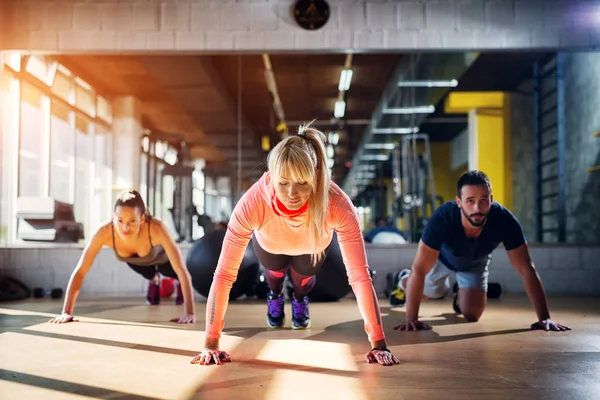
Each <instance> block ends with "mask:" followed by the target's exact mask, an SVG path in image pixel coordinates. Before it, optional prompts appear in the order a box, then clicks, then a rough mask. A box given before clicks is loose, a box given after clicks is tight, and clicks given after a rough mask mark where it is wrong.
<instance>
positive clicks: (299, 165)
mask: <svg viewBox="0 0 600 400" xmlns="http://www.w3.org/2000/svg"><path fill="white" fill-rule="evenodd" d="M325 141H326V137H325V135H324V134H323V132H321V131H319V130H317V129H315V128H311V127H310V123H309V124H307V125H302V126H300V128H299V129H298V134H297V135H291V136H288V137H286V138H285V139H283V140H282V141H281V142H279V143H278V144H277V145H276V146H275V147H274V148H273V150H271V152H270V153H269V155H268V157H267V164H268V168H269V172H270V173H271V185H273V186H274V185H275V183H274V182H275V179H273V178H274V177H275V178H276V177H281V176H285V177H286V178H288V179H292V180H293V181H295V182H308V183H310V185H311V188H312V193H311V195H310V198H309V200H308V213H307V217H308V218H307V221H306V223H307V224H308V226H309V229H310V232H311V235H312V238H313V242H314V243H315V249H314V252H313V254H312V256H311V260H312V263H313V265H315V264H316V263H317V262H319V261H320V260H321V259H322V258H323V256H324V253H323V252H322V251H318V250H317V245H318V243H320V242H321V239H322V238H323V236H324V230H325V229H324V221H325V220H326V218H327V206H328V201H329V189H330V187H331V174H330V172H329V168H328V167H327V151H326V148H325Z"/></svg>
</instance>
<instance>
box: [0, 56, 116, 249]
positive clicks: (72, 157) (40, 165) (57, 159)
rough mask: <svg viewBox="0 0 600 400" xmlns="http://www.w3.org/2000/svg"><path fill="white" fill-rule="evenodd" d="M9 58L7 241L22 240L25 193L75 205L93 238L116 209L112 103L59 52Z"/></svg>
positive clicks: (4, 96)
mask: <svg viewBox="0 0 600 400" xmlns="http://www.w3.org/2000/svg"><path fill="white" fill-rule="evenodd" d="M2 60H3V62H4V64H3V65H4V68H3V69H2V70H0V72H2V76H0V79H1V80H0V83H1V86H0V87H1V88H2V90H1V91H0V107H2V110H1V111H2V112H1V113H0V115H1V120H0V124H1V125H0V126H1V128H2V129H1V133H2V136H1V138H0V156H1V160H0V162H1V166H2V169H1V170H0V172H1V176H0V183H1V186H0V189H1V190H2V192H1V195H2V196H1V204H0V240H2V241H8V242H12V241H14V240H16V239H17V235H16V225H17V224H16V211H17V210H16V204H17V199H18V197H19V196H21V197H22V196H28V197H29V196H34V197H52V198H54V199H56V200H58V201H62V202H65V203H69V204H72V205H73V208H74V212H75V219H76V221H77V222H81V223H82V224H83V226H84V235H85V237H86V239H89V237H90V235H91V233H92V232H93V230H95V229H96V227H97V226H98V224H100V223H101V222H102V221H106V220H107V219H109V218H110V214H111V211H112V194H113V191H112V186H111V183H112V129H111V124H112V120H113V110H112V104H111V102H110V101H109V100H108V99H106V98H103V97H100V96H98V95H97V94H96V92H95V90H94V89H93V88H92V87H91V86H90V85H88V84H87V83H86V82H84V81H83V80H82V79H80V78H78V77H76V76H74V75H73V74H72V73H71V72H70V71H69V70H68V69H67V68H65V67H64V66H62V65H60V64H58V63H57V62H56V61H53V60H52V59H51V58H47V57H42V56H21V55H19V54H10V55H3V56H2Z"/></svg>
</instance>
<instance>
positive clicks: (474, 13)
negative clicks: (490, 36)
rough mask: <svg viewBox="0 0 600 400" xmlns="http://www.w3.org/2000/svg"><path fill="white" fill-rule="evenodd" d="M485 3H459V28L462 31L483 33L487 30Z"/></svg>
mask: <svg viewBox="0 0 600 400" xmlns="http://www.w3.org/2000/svg"><path fill="white" fill-rule="evenodd" d="M484 11H485V10H484V7H483V3H482V2H481V1H479V0H471V1H461V2H460V3H458V27H459V29H460V30H461V31H463V30H464V31H483V30H485V28H486V23H485V12H484Z"/></svg>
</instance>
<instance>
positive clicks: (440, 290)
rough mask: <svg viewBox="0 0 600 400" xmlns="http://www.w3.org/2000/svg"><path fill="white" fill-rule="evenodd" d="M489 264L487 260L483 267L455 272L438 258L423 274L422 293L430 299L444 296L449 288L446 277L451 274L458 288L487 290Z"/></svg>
mask: <svg viewBox="0 0 600 400" xmlns="http://www.w3.org/2000/svg"><path fill="white" fill-rule="evenodd" d="M489 265H490V262H489V261H488V262H487V264H486V265H485V266H484V267H483V268H475V269H472V270H469V271H459V272H457V271H453V270H451V269H450V268H448V267H446V265H444V263H442V262H441V261H440V260H439V259H438V260H437V261H436V263H435V265H434V266H433V268H432V269H431V271H429V273H428V274H427V275H425V286H424V287H423V294H424V295H425V296H427V297H429V298H432V299H438V298H441V297H444V296H445V295H446V293H448V291H449V290H450V282H449V279H448V278H450V276H451V275H452V274H454V275H455V277H456V283H458V287H459V288H472V289H483V290H484V291H486V292H487V287H488V275H489V270H488V267H489Z"/></svg>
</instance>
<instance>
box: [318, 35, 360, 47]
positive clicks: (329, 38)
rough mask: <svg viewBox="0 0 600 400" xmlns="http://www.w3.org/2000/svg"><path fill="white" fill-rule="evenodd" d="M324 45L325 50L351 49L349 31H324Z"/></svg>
mask: <svg viewBox="0 0 600 400" xmlns="http://www.w3.org/2000/svg"><path fill="white" fill-rule="evenodd" d="M323 36H324V45H325V47H326V48H337V49H348V50H349V49H352V48H353V47H354V46H353V42H352V32H351V31H324V32H323Z"/></svg>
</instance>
